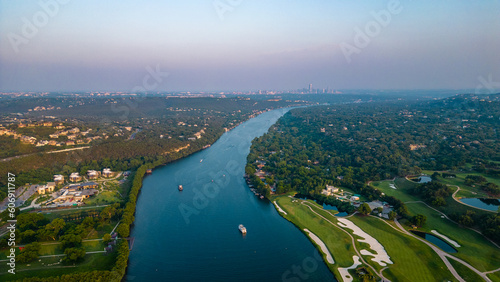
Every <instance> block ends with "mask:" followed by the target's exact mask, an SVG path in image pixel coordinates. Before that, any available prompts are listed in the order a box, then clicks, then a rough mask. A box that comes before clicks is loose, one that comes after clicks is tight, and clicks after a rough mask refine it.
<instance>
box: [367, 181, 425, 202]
mask: <svg viewBox="0 0 500 282" xmlns="http://www.w3.org/2000/svg"><path fill="white" fill-rule="evenodd" d="M403 180H405V179H403ZM405 181H406V180H405ZM395 182H397V184H395ZM406 182H408V181H406ZM403 183H404V182H402V181H400V180H399V181H398V180H397V181H392V180H384V181H376V182H372V183H371V186H372V187H374V188H375V189H378V190H380V191H382V192H383V193H385V194H386V195H387V196H393V197H395V198H397V199H399V200H401V201H403V202H408V201H420V199H419V198H417V197H415V196H412V195H410V194H408V189H409V188H408V186H407V185H405V184H403ZM390 184H395V186H396V188H397V189H392V188H391V187H390V186H389V185H390Z"/></svg>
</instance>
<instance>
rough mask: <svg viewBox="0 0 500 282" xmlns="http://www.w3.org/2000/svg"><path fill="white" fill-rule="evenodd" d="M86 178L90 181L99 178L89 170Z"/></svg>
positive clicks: (97, 174) (96, 173)
mask: <svg viewBox="0 0 500 282" xmlns="http://www.w3.org/2000/svg"><path fill="white" fill-rule="evenodd" d="M87 177H88V178H89V179H91V180H92V179H97V178H99V173H98V172H97V171H95V170H89V171H87Z"/></svg>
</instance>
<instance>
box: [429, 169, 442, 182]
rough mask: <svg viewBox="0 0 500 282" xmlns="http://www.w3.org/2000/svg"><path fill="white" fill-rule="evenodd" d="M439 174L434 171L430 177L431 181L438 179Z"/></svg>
mask: <svg viewBox="0 0 500 282" xmlns="http://www.w3.org/2000/svg"><path fill="white" fill-rule="evenodd" d="M440 176H441V174H439V172H437V171H435V172H434V173H433V174H432V175H431V178H432V180H437V179H438V177H440Z"/></svg>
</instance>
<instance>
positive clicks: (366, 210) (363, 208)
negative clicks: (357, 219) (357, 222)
mask: <svg viewBox="0 0 500 282" xmlns="http://www.w3.org/2000/svg"><path fill="white" fill-rule="evenodd" d="M358 212H359V213H361V214H362V215H368V214H370V213H371V212H372V210H371V209H370V206H369V205H368V204H367V203H363V204H361V205H360V206H359V208H358Z"/></svg>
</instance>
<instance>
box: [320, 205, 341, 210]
mask: <svg viewBox="0 0 500 282" xmlns="http://www.w3.org/2000/svg"><path fill="white" fill-rule="evenodd" d="M323 209H325V210H334V211H339V210H338V209H337V207H336V206H332V205H327V204H323Z"/></svg>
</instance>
